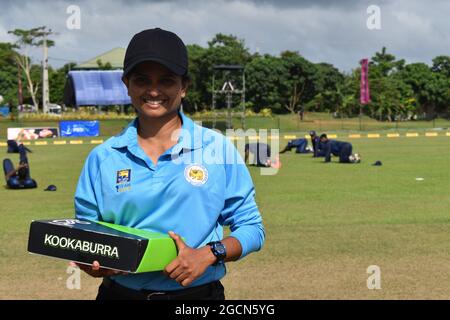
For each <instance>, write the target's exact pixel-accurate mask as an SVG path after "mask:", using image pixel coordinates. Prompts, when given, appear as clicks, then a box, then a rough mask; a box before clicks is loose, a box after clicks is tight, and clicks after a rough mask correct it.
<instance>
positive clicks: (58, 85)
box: [48, 62, 76, 104]
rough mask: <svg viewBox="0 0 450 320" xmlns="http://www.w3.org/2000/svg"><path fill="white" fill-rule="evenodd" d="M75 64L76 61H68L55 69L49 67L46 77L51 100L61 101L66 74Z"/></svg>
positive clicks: (60, 102)
mask: <svg viewBox="0 0 450 320" xmlns="http://www.w3.org/2000/svg"><path fill="white" fill-rule="evenodd" d="M75 65H76V63H73V62H70V63H67V64H65V65H64V66H62V67H61V68H59V69H57V70H54V69H53V68H49V70H48V71H49V72H48V78H49V83H50V96H51V97H52V101H54V102H55V103H58V104H62V103H63V98H64V86H65V83H66V79H67V74H68V73H69V71H70V70H72V69H73V68H74V67H75Z"/></svg>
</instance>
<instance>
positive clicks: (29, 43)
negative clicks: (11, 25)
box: [8, 26, 55, 108]
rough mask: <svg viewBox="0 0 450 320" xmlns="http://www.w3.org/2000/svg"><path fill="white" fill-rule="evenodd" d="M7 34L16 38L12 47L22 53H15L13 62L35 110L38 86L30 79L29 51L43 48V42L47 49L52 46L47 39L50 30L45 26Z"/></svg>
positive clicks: (51, 42) (17, 30)
mask: <svg viewBox="0 0 450 320" xmlns="http://www.w3.org/2000/svg"><path fill="white" fill-rule="evenodd" d="M8 33H10V34H13V35H14V36H16V37H17V41H16V42H15V43H14V47H15V48H17V49H19V50H20V51H22V54H19V53H17V54H16V55H15V60H16V62H17V64H18V65H19V66H20V67H21V69H22V71H23V72H24V74H25V78H26V80H27V88H28V92H29V94H30V95H31V99H32V101H33V104H34V106H35V107H36V108H37V107H38V102H37V101H38V100H37V98H36V93H37V91H38V88H39V86H38V85H37V84H36V82H34V81H33V79H32V75H31V68H32V64H31V60H30V58H29V50H30V49H31V48H33V47H41V46H43V44H44V41H46V43H47V47H51V46H53V45H54V44H55V42H54V41H53V40H50V39H47V37H48V36H49V35H51V34H52V32H51V30H48V29H47V27H46V26H41V27H37V28H32V29H28V30H25V29H14V30H10V31H8Z"/></svg>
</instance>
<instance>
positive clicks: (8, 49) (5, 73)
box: [0, 43, 17, 104]
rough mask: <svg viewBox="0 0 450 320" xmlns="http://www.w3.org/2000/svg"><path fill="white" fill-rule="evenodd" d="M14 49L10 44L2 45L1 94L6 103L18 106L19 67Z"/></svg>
mask: <svg viewBox="0 0 450 320" xmlns="http://www.w3.org/2000/svg"><path fill="white" fill-rule="evenodd" d="M16 54H17V53H16V52H15V51H14V47H13V45H12V44H10V43H0V94H1V95H2V96H3V98H4V103H8V102H11V103H14V104H17V67H16V66H15V58H14V57H15V55H16Z"/></svg>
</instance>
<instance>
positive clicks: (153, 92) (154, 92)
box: [147, 84, 161, 97]
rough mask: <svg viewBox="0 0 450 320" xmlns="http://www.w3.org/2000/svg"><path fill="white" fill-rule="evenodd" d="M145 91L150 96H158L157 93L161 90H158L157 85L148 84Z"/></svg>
mask: <svg viewBox="0 0 450 320" xmlns="http://www.w3.org/2000/svg"><path fill="white" fill-rule="evenodd" d="M147 92H148V93H149V94H150V95H151V96H154V97H156V96H158V95H159V94H160V92H161V91H160V90H159V87H158V86H157V85H154V84H150V85H149V86H148V87H147Z"/></svg>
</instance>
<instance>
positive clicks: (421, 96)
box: [398, 63, 449, 120]
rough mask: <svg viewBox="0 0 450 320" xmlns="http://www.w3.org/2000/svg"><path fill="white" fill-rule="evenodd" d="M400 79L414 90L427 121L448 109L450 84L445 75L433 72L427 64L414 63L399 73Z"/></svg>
mask: <svg viewBox="0 0 450 320" xmlns="http://www.w3.org/2000/svg"><path fill="white" fill-rule="evenodd" d="M398 77H399V78H401V79H402V80H403V81H404V82H405V83H406V84H408V85H409V86H410V87H411V88H412V90H413V91H414V95H415V98H416V100H417V101H418V103H419V106H420V110H419V111H421V112H425V114H426V117H427V119H429V120H430V119H432V118H434V117H435V116H436V112H440V111H444V110H445V109H446V108H447V103H448V84H449V83H448V78H446V77H445V76H444V75H443V74H441V73H438V72H433V71H432V69H430V68H429V67H428V66H427V65H426V64H425V63H412V64H409V65H407V66H406V67H405V68H404V70H402V71H401V72H399V74H398Z"/></svg>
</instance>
